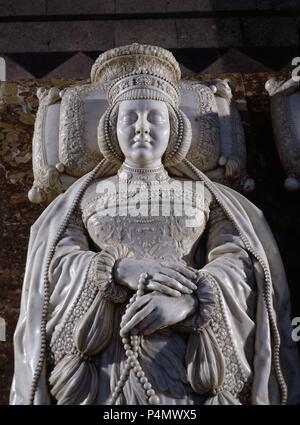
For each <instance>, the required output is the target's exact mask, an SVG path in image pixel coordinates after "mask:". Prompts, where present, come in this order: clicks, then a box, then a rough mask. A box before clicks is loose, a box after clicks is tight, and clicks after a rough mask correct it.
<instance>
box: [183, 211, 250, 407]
mask: <svg viewBox="0 0 300 425" xmlns="http://www.w3.org/2000/svg"><path fill="white" fill-rule="evenodd" d="M199 276H200V278H199V281H198V289H197V291H196V295H197V297H198V301H199V320H198V331H197V329H195V331H196V332H192V333H191V335H190V337H189V342H188V346H187V353H186V362H187V371H188V379H189V381H190V384H191V386H192V388H193V389H194V391H196V392H198V393H200V394H208V395H209V397H208V400H207V402H206V404H240V402H243V403H244V402H246V401H247V398H249V387H250V382H251V370H252V361H253V347H254V331H255V306H256V285H255V277H254V273H253V263H252V259H251V257H250V255H249V254H248V252H247V251H246V249H245V247H244V246H243V242H242V241H241V239H240V237H239V235H238V234H237V232H236V231H235V229H234V227H233V225H232V224H231V223H230V222H229V220H228V219H227V218H226V216H225V214H224V212H223V210H222V209H221V208H220V207H218V206H217V204H216V203H212V205H211V212H210V218H209V222H208V225H207V243H206V260H205V265H204V266H203V267H202V268H201V270H200V274H199Z"/></svg>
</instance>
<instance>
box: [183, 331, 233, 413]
mask: <svg viewBox="0 0 300 425" xmlns="http://www.w3.org/2000/svg"><path fill="white" fill-rule="evenodd" d="M186 365H187V375H188V380H189V382H190V384H191V387H192V389H193V390H194V391H195V392H197V393H198V394H214V395H213V396H212V397H209V398H208V399H207V400H206V402H205V403H204V404H212V405H227V404H230V405H231V404H232V405H237V404H240V402H239V401H238V399H236V398H235V397H234V396H233V395H232V394H231V393H229V392H228V391H226V390H223V389H222V385H223V383H224V378H225V361H224V357H223V354H222V353H221V350H220V348H219V346H218V343H217V340H216V338H215V335H214V333H213V331H212V329H211V328H210V326H207V327H205V328H204V329H203V330H202V331H201V332H200V333H199V334H191V335H190V337H189V340H188V346H187V350H186Z"/></svg>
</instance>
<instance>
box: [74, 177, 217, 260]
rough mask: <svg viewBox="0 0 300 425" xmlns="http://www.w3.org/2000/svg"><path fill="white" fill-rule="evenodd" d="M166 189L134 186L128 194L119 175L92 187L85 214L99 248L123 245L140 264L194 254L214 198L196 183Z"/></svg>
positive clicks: (176, 182)
mask: <svg viewBox="0 0 300 425" xmlns="http://www.w3.org/2000/svg"><path fill="white" fill-rule="evenodd" d="M122 183H123V186H122ZM154 183H155V182H154ZM165 183H166V184H165V185H163V186H162V183H161V182H159V184H153V182H151V183H150V184H147V183H146V184H145V185H142V183H140V182H133V183H132V184H131V185H130V186H127V190H126V186H125V185H124V181H123V182H122V173H119V174H118V175H117V176H113V177H110V178H109V179H106V180H105V181H102V182H95V183H94V184H93V185H92V186H90V188H89V190H88V191H87V192H86V195H85V197H84V199H83V201H82V204H81V209H82V219H83V222H84V225H85V227H86V229H87V230H88V233H89V235H90V237H91V239H92V240H93V242H94V243H95V245H96V247H98V248H99V249H104V248H106V247H109V246H110V245H111V246H116V245H119V244H122V245H125V246H127V247H128V248H129V250H130V252H131V254H132V255H133V256H134V257H135V258H152V259H160V260H175V261H182V259H183V257H184V256H186V255H188V254H190V253H191V252H192V251H193V248H194V246H195V245H196V242H197V241H198V239H199V237H200V236H201V235H202V233H203V231H204V229H205V225H206V222H207V220H208V216H209V204H210V201H211V197H210V196H209V193H207V191H206V190H204V188H203V186H201V187H200V186H198V187H196V184H195V182H188V184H187V186H184V184H186V182H185V183H184V182H183V180H179V179H176V180H175V179H173V178H169V177H168V178H167V179H166V180H165ZM105 188H111V189H112V190H106V192H105V190H104V189H105ZM113 188H115V189H113ZM170 188H171V189H170ZM151 201H152V202H151Z"/></svg>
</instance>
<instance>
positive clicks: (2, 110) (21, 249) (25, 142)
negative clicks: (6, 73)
mask: <svg viewBox="0 0 300 425" xmlns="http://www.w3.org/2000/svg"><path fill="white" fill-rule="evenodd" d="M271 76H275V74H272V75H271V74H266V73H260V74H243V75H241V74H223V75H218V77H220V78H225V77H229V78H231V79H232V80H233V81H234V82H235V84H236V90H237V93H236V97H237V98H238V99H240V100H241V101H242V100H244V112H243V113H242V116H243V120H244V127H245V131H246V140H247V149H248V170H249V174H250V175H251V176H253V177H254V178H255V180H256V185H257V188H256V190H255V192H254V193H252V194H250V195H249V199H250V200H251V201H253V202H254V203H255V204H256V205H258V206H259V207H260V208H261V209H262V210H263V211H264V213H265V215H266V217H267V219H268V221H269V223H270V226H271V228H272V230H273V232H274V235H275V237H276V239H277V242H278V244H279V247H280V251H281V254H282V257H283V261H284V264H285V267H286V271H287V275H288V280H289V285H290V289H291V293H292V305H293V316H300V289H299V276H300V262H299V240H300V192H299V193H290V192H287V191H286V190H285V189H284V188H283V180H284V175H283V171H282V168H281V165H280V163H279V160H278V156H277V153H276V149H275V144H274V140H273V136H272V129H271V122H270V115H269V98H268V94H267V92H266V91H265V89H264V83H265V81H266V80H267V79H268V78H270V77H271ZM277 76H279V75H277ZM281 76H282V77H283V78H284V77H287V74H281ZM215 77H216V76H215V75H201V76H199V78H203V79H213V78H215ZM71 83H74V81H70V80H68V81H67V80H54V79H52V80H28V81H15V82H6V83H2V84H1V85H0V156H1V163H0V173H1V179H0V193H1V204H0V215H1V221H0V225H1V229H0V235H1V236H0V238H1V240H0V249H1V251H0V288H1V289H0V317H3V318H4V319H5V320H6V323H7V341H6V342H0V404H7V403H8V394H9V387H10V382H11V378H12V373H13V344H12V337H13V332H14V328H15V325H16V321H17V318H18V313H19V304H20V295H21V287H22V279H23V275H24V267H25V261H26V251H27V244H28V239H29V232H30V226H31V225H32V224H33V222H34V221H35V220H36V218H37V217H38V216H39V215H40V213H41V212H42V210H43V207H41V206H36V205H33V204H31V203H30V202H29V201H28V199H27V191H28V189H29V188H30V186H31V184H32V171H31V138H32V133H33V124H34V117H35V113H36V110H37V106H38V103H37V98H36V96H35V93H36V88H37V87H38V86H45V87H50V86H58V87H66V86H68V85H70V84H71Z"/></svg>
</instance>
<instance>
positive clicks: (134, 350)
mask: <svg viewBox="0 0 300 425" xmlns="http://www.w3.org/2000/svg"><path fill="white" fill-rule="evenodd" d="M147 279H148V274H147V273H142V274H141V276H140V278H139V283H138V288H137V291H136V293H135V294H134V295H133V297H132V298H130V300H129V303H128V304H127V306H126V308H125V313H124V315H123V317H122V320H121V330H120V335H121V338H122V343H123V346H124V350H125V354H126V357H127V360H126V362H125V365H124V370H123V372H122V373H121V376H120V378H119V381H118V383H117V385H116V386H115V388H114V390H113V392H112V395H111V398H110V400H109V404H111V405H114V404H116V402H117V400H118V398H119V397H120V395H121V392H122V389H123V387H124V385H125V384H126V382H127V380H128V377H129V374H130V370H133V373H134V374H135V376H136V378H137V380H138V382H139V383H140V385H141V386H142V388H143V390H144V391H145V396H146V398H147V401H148V404H151V405H153V404H160V400H159V397H158V396H157V395H156V393H155V391H154V389H153V388H152V385H151V383H150V382H149V380H148V378H147V376H146V375H145V372H144V371H143V370H142V367H141V365H140V362H139V360H138V352H139V348H140V343H141V337H140V336H139V335H133V334H131V335H130V334H127V333H126V332H124V330H123V327H124V325H125V321H124V318H125V315H126V312H127V311H128V309H129V307H130V306H131V305H132V304H133V303H134V302H135V301H136V300H137V299H138V298H139V297H141V296H142V295H144V289H145V286H146V283H147Z"/></svg>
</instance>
